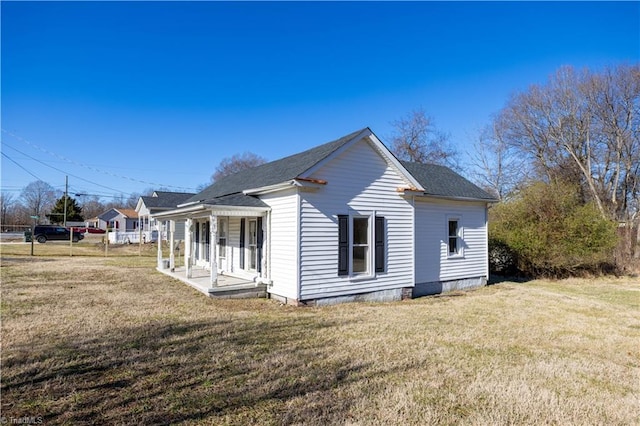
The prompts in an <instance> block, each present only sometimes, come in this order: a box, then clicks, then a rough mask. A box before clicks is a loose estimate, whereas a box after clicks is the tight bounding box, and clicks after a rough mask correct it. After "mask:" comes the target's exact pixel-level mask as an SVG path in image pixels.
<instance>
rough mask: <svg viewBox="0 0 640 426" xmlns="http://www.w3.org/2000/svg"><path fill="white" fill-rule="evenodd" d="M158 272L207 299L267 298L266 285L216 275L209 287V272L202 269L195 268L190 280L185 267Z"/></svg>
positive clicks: (163, 269)
mask: <svg viewBox="0 0 640 426" xmlns="http://www.w3.org/2000/svg"><path fill="white" fill-rule="evenodd" d="M158 270H159V271H160V272H162V273H163V274H165V275H168V276H170V277H172V278H175V279H177V280H180V281H182V282H183V283H185V284H188V285H189V286H191V287H193V288H194V289H196V290H198V291H199V292H201V293H203V294H205V295H207V296H209V297H220V298H227V299H236V298H237V299H242V298H253V297H267V285H266V284H260V283H256V282H253V281H249V280H245V279H242V278H238V277H233V276H226V275H221V274H218V282H217V285H216V286H215V287H212V286H211V278H210V275H211V274H210V272H209V271H207V270H206V269H204V268H200V267H196V268H193V270H192V272H191V278H187V277H186V267H184V266H179V267H175V268H174V269H173V270H171V269H166V268H158Z"/></svg>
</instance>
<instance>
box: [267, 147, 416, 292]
mask: <svg viewBox="0 0 640 426" xmlns="http://www.w3.org/2000/svg"><path fill="white" fill-rule="evenodd" d="M312 177H313V178H315V179H321V180H326V181H327V184H326V185H325V186H323V187H321V188H319V189H317V190H312V191H304V190H303V191H300V198H301V201H300V202H301V204H300V217H301V219H300V220H301V222H300V233H301V234H300V288H301V290H300V293H301V294H300V300H309V299H315V298H322V297H333V296H341V295H350V294H357V293H366V292H372V291H379V290H389V289H396V288H403V287H411V286H413V211H412V208H411V205H410V203H409V202H407V200H405V199H403V198H402V197H401V196H400V195H399V193H398V192H397V188H398V187H401V186H406V185H407V183H406V182H405V181H404V180H403V179H402V178H401V177H400V176H399V175H398V173H397V172H396V171H395V170H394V169H392V168H391V167H390V166H389V165H388V164H387V163H386V161H385V160H384V159H383V158H382V157H381V156H380V155H379V154H378V152H377V151H376V150H375V149H373V148H372V147H371V146H370V145H369V144H368V143H367V142H365V141H364V140H363V141H359V142H357V143H355V144H353V145H352V146H350V147H349V149H347V150H346V151H345V152H342V153H341V154H340V155H338V156H336V157H335V158H333V159H332V161H330V162H328V163H327V164H325V165H324V166H323V167H321V168H320V169H319V170H317V171H316V172H315V173H314V175H313V176H312ZM343 214H350V215H352V216H354V217H357V216H359V215H365V216H371V217H373V216H384V218H385V232H386V247H385V248H386V253H385V254H386V268H385V271H384V272H375V273H374V272H373V265H369V269H370V270H371V271H372V274H371V276H367V277H357V276H355V277H354V276H338V218H337V216H338V215H343ZM372 226H373V223H371V224H370V227H372ZM274 233H275V230H274ZM371 244H373V241H371V239H370V240H369V250H372V247H371Z"/></svg>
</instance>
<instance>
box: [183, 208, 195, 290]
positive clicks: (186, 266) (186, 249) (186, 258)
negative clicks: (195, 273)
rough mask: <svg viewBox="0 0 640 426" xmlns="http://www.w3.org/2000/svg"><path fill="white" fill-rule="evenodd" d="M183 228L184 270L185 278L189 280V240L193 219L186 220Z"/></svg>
mask: <svg viewBox="0 0 640 426" xmlns="http://www.w3.org/2000/svg"><path fill="white" fill-rule="evenodd" d="M184 226H185V229H184V269H185V273H186V276H187V278H191V238H192V233H193V219H191V218H188V219H187V220H186V222H185V225H184Z"/></svg>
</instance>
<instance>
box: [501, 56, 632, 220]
mask: <svg viewBox="0 0 640 426" xmlns="http://www.w3.org/2000/svg"><path fill="white" fill-rule="evenodd" d="M494 128H495V129H496V132H497V133H498V134H499V135H500V137H501V138H502V140H504V141H505V143H506V144H507V145H508V146H509V147H510V148H512V149H515V150H516V151H517V152H518V153H520V154H521V155H523V156H524V157H525V158H527V159H529V160H530V161H531V163H532V164H533V166H534V169H535V170H536V171H537V173H538V175H539V177H544V178H545V179H546V180H547V181H551V180H554V179H557V178H558V177H559V176H560V177H564V178H571V177H573V178H574V179H577V180H578V182H577V183H579V184H581V185H582V187H583V188H584V194H585V195H586V198H587V199H590V200H593V201H594V202H595V203H596V205H597V206H598V209H599V210H600V213H601V214H602V216H603V217H609V218H612V219H618V220H625V219H626V218H628V217H630V215H631V214H632V208H631V206H632V205H634V202H635V200H637V198H638V193H639V190H640V188H639V181H638V179H639V177H638V176H639V174H638V172H639V171H640V161H639V159H640V140H639V138H640V66H638V65H632V66H629V65H621V66H618V67H616V68H613V69H606V70H605V71H604V72H602V73H600V74H598V73H592V72H590V71H589V70H584V71H582V72H576V71H575V70H574V69H573V68H571V67H563V68H561V69H560V70H558V72H557V73H556V74H555V75H553V76H552V77H550V79H549V81H548V82H547V83H546V84H545V85H534V86H531V87H530V88H529V90H528V91H526V92H523V93H519V94H517V95H515V96H513V97H512V98H511V99H510V101H509V102H508V104H507V106H506V107H505V108H504V109H503V110H502V111H501V112H500V114H499V115H498V116H497V118H496V120H495V121H494Z"/></svg>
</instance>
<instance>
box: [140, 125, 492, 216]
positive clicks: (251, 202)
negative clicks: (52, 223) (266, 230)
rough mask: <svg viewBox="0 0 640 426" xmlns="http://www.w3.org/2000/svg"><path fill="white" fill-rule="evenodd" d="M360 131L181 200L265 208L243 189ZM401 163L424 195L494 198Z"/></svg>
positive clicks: (301, 168)
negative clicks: (422, 190) (420, 186)
mask: <svg viewBox="0 0 640 426" xmlns="http://www.w3.org/2000/svg"><path fill="white" fill-rule="evenodd" d="M363 130H366V128H365V129H360V130H358V131H356V132H353V133H350V134H348V135H346V136H343V137H341V138H340V139H337V140H335V141H332V142H328V143H325V144H323V145H320V146H317V147H315V148H311V149H309V150H307V151H304V152H301V153H299V154H295V155H291V156H289V157H285V158H282V159H280V160H276V161H272V162H270V163H266V164H262V165H260V166H256V167H252V168H250V169H246V170H242V171H240V172H238V173H234V174H232V175H229V176H226V177H224V178H222V179H220V180H218V181H217V182H215V183H213V184H212V185H210V186H209V187H207V188H205V189H204V190H203V191H201V192H199V193H198V194H195V195H194V196H192V197H190V198H189V199H187V200H184V201H182V204H187V203H198V202H201V203H206V204H213V205H232V206H246V207H266V204H265V203H264V202H262V201H261V200H260V199H259V198H258V197H254V196H250V195H244V194H243V193H242V191H244V190H247V189H252V188H260V187H264V186H269V185H276V184H279V183H283V182H286V181H288V180H292V179H295V178H297V177H300V175H301V174H302V173H304V172H305V171H307V170H309V169H310V168H312V167H313V166H315V165H316V164H318V163H319V162H320V161H322V160H324V159H325V158H327V157H328V156H329V155H331V154H332V153H333V152H335V151H336V150H338V149H339V148H340V147H342V146H343V145H344V144H345V143H347V142H349V141H350V140H352V139H353V138H354V137H355V136H357V135H358V134H359V133H361V132H362V131H363ZM401 163H402V165H403V166H404V167H405V168H406V169H407V171H408V172H409V173H410V174H411V175H412V176H413V177H414V178H415V179H416V180H417V181H418V182H419V183H420V185H422V187H423V188H424V189H425V194H427V195H434V196H441V197H450V198H470V199H478V200H487V201H491V200H494V197H492V196H491V195H490V194H488V193H487V192H485V191H483V190H482V189H480V188H478V187H477V186H476V185H474V184H473V183H471V182H470V181H468V180H467V179H465V178H463V177H462V176H460V175H459V174H457V173H456V172H454V171H453V170H451V169H449V168H447V167H444V166H438V165H435V164H420V163H412V162H405V161H402V162H401ZM145 202H146V198H145Z"/></svg>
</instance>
